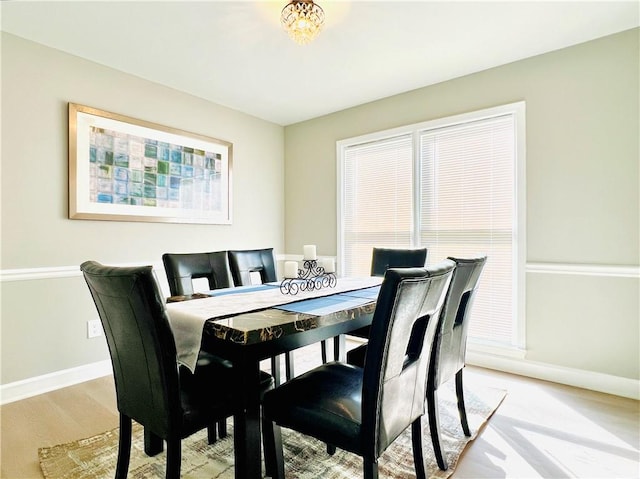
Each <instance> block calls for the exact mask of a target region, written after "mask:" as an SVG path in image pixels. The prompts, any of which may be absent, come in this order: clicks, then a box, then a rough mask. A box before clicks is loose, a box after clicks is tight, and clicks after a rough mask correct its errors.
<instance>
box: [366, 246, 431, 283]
mask: <svg viewBox="0 0 640 479" xmlns="http://www.w3.org/2000/svg"><path fill="white" fill-rule="evenodd" d="M426 262H427V248H377V247H374V248H373V251H372V252H371V276H384V273H385V271H386V270H387V269H389V268H414V267H423V266H424V265H425V264H426Z"/></svg>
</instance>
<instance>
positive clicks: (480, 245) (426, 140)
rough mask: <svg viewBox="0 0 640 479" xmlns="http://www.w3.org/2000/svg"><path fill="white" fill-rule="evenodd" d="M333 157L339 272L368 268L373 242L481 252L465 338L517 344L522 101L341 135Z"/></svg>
mask: <svg viewBox="0 0 640 479" xmlns="http://www.w3.org/2000/svg"><path fill="white" fill-rule="evenodd" d="M338 158H339V161H340V166H339V171H340V178H339V183H340V184H339V190H338V191H339V194H340V197H339V199H338V204H339V208H340V211H339V218H338V221H339V225H338V235H339V238H338V245H339V246H338V255H339V258H338V259H339V265H340V269H339V272H340V274H342V275H368V274H369V273H370V267H371V251H372V248H373V247H374V246H380V247H419V246H420V247H427V249H428V256H427V262H428V264H435V263H437V262H438V261H440V260H442V259H444V258H446V257H447V256H459V257H466V256H471V255H476V254H486V255H487V263H486V265H485V268H484V271H483V273H482V276H481V280H480V284H479V289H478V293H477V295H476V298H475V302H474V305H473V309H472V313H471V320H470V330H469V340H470V342H472V343H478V342H480V343H485V344H488V345H494V346H498V347H499V348H508V349H510V350H513V349H514V348H515V349H518V348H522V347H523V346H524V326H525V325H524V264H525V262H524V255H525V248H524V221H525V218H524V207H523V205H524V203H523V201H524V179H523V176H524V103H522V102H521V103H516V104H513V105H505V106H503V107H496V108H492V109H488V110H483V111H479V112H474V113H468V114H463V115H459V116H457V117H451V118H444V119H440V120H435V121H429V122H425V123H422V124H418V125H410V126H407V127H403V128H398V129H395V130H392V131H386V132H380V133H373V134H369V135H365V136H363V137H359V138H353V139H349V140H342V141H340V142H338ZM414 172H415V173H414ZM414 175H415V176H416V178H414Z"/></svg>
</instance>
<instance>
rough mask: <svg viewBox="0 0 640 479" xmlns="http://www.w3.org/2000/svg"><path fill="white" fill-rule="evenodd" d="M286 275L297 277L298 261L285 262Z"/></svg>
mask: <svg viewBox="0 0 640 479" xmlns="http://www.w3.org/2000/svg"><path fill="white" fill-rule="evenodd" d="M284 277H285V278H297V277H298V263H297V262H296V261H285V262H284Z"/></svg>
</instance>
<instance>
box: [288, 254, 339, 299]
mask: <svg viewBox="0 0 640 479" xmlns="http://www.w3.org/2000/svg"><path fill="white" fill-rule="evenodd" d="M303 258H304V259H303V260H302V268H301V269H298V262H297V261H285V263H284V279H283V280H282V283H280V292H281V293H282V294H298V291H313V290H315V289H322V288H334V287H335V286H336V282H337V279H336V274H335V271H336V265H335V261H334V260H333V258H325V259H324V260H323V261H322V266H319V265H318V257H317V255H316V245H313V244H308V245H304V257H303Z"/></svg>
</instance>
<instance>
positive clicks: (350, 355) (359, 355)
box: [347, 344, 367, 368]
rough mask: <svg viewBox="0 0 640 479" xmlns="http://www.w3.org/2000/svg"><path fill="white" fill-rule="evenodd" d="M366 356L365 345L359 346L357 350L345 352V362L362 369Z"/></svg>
mask: <svg viewBox="0 0 640 479" xmlns="http://www.w3.org/2000/svg"><path fill="white" fill-rule="evenodd" d="M366 355H367V345H366V344H361V345H360V346H358V347H357V348H353V349H352V350H350V351H348V352H347V362H348V363H349V364H352V365H354V366H358V367H360V368H363V367H364V358H365V357H366Z"/></svg>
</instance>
